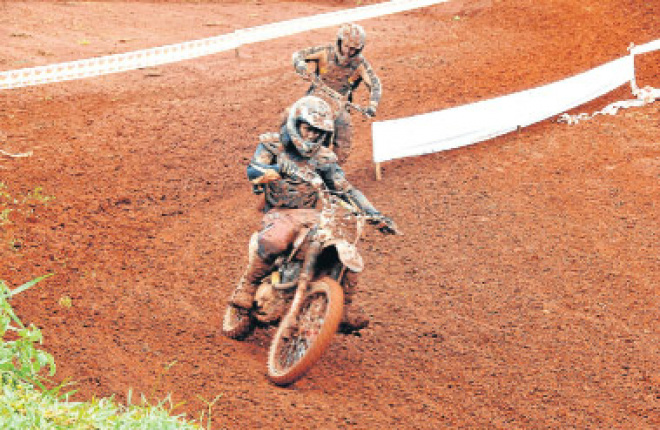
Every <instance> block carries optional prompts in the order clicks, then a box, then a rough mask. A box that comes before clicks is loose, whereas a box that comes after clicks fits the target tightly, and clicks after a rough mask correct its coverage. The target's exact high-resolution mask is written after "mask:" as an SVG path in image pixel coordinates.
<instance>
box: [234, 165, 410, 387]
mask: <svg viewBox="0 0 660 430" xmlns="http://www.w3.org/2000/svg"><path fill="white" fill-rule="evenodd" d="M299 176H300V178H301V179H302V180H305V181H307V182H309V183H310V184H312V185H313V186H314V187H315V188H316V189H317V190H318V192H319V195H320V200H321V203H322V209H321V211H320V214H319V217H318V222H317V223H315V224H314V225H312V226H310V227H308V228H303V229H302V230H301V232H300V233H299V234H298V236H297V238H296V239H295V241H294V242H293V245H292V249H291V251H290V252H288V253H286V254H284V255H282V256H280V257H279V258H278V259H277V260H276V262H275V264H274V268H273V272H272V273H271V274H270V275H269V276H266V278H265V279H264V281H262V283H261V285H260V286H259V287H258V289H257V293H256V295H255V303H256V305H255V306H253V308H252V309H250V310H245V309H240V308H236V307H234V306H232V305H231V304H229V305H228V306H227V309H226V311H225V314H224V318H223V324H222V332H223V334H224V335H225V336H227V337H230V338H232V339H244V338H245V337H247V336H248V335H249V334H251V333H252V331H253V330H254V329H255V327H256V326H257V325H262V326H266V327H267V326H270V325H275V324H278V323H279V326H278V328H277V331H276V333H275V335H274V336H273V339H272V341H271V344H270V349H269V353H268V378H269V379H270V380H271V381H272V382H273V383H275V384H276V385H279V386H286V385H290V384H292V383H294V382H296V381H297V380H299V379H300V378H302V377H303V376H304V375H305V373H306V372H307V371H309V369H310V368H311V367H312V366H313V365H314V364H315V363H316V362H317V361H318V360H319V359H320V358H321V356H322V355H323V353H324V352H325V351H326V350H327V349H328V347H329V346H330V343H331V340H332V338H333V336H334V334H335V333H337V331H338V329H339V326H340V323H341V320H342V316H343V307H344V293H343V289H342V279H343V277H344V275H345V273H346V270H351V271H354V272H360V271H362V269H363V260H362V257H361V256H360V254H359V252H358V249H357V244H358V242H359V240H360V239H361V237H362V235H363V231H364V227H365V225H366V224H367V223H370V224H373V225H375V227H376V228H378V229H380V230H382V231H385V232H388V233H391V234H401V233H400V231H399V230H398V229H397V227H396V226H395V225H394V224H393V223H392V222H391V221H389V222H388V221H386V220H384V219H382V218H381V217H379V216H375V215H367V214H364V213H362V212H361V211H360V210H359V209H358V208H357V207H356V206H354V205H352V204H351V203H349V202H347V201H346V200H344V199H342V198H341V195H340V194H338V193H334V192H332V191H330V190H329V189H328V188H327V187H326V186H325V184H324V182H323V180H322V179H321V178H320V177H319V176H318V175H317V174H316V173H315V172H312V171H311V170H306V171H302V172H300V174H299Z"/></svg>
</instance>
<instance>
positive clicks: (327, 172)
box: [230, 96, 396, 332]
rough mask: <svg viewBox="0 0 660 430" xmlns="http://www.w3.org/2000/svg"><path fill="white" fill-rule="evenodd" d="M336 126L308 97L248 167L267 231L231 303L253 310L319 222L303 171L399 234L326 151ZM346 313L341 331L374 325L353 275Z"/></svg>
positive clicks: (323, 106)
mask: <svg viewBox="0 0 660 430" xmlns="http://www.w3.org/2000/svg"><path fill="white" fill-rule="evenodd" d="M333 131H334V124H333V120H332V112H331V110H330V107H329V106H328V104H327V103H326V102H325V101H323V100H322V99H320V98H318V97H314V96H305V97H303V98H301V99H300V100H298V101H297V102H295V103H294V104H293V105H292V106H291V107H290V109H289V117H288V118H287V121H286V123H285V124H284V125H283V126H282V129H281V130H280V133H266V134H263V135H261V136H260V142H259V144H258V145H257V149H256V151H255V153H254V156H253V157H252V160H251V161H250V163H249V165H248V167H247V176H248V179H249V180H250V181H251V182H252V183H253V184H258V185H259V186H261V187H262V190H263V191H262V192H263V194H264V199H265V206H264V212H266V215H265V216H264V218H263V220H262V228H261V230H260V231H259V232H256V233H254V234H253V236H252V239H251V244H252V246H250V255H249V257H248V266H247V268H246V270H245V273H244V274H243V276H242V277H241V279H240V281H239V283H238V286H237V287H236V290H235V291H234V293H233V295H232V297H231V300H230V301H231V304H232V305H233V306H235V307H238V308H243V309H250V308H252V306H253V305H254V296H255V293H256V291H257V288H258V286H259V284H260V283H261V281H262V280H263V279H264V278H265V277H266V276H267V275H268V274H270V272H271V271H272V270H273V264H274V262H275V260H276V258H277V257H278V256H279V255H281V254H283V253H284V252H286V251H287V250H288V249H289V247H290V245H291V244H292V243H293V241H294V240H295V238H296V236H297V234H298V232H299V231H300V229H301V228H303V227H304V226H311V225H313V224H314V223H316V222H317V220H318V216H319V210H318V209H316V204H317V202H318V200H319V196H318V191H317V190H316V189H315V188H314V187H313V186H312V185H311V184H310V183H308V182H306V181H304V180H302V179H300V176H299V175H298V173H299V172H300V171H301V169H310V170H312V171H314V172H316V173H317V174H318V175H319V176H320V177H321V179H322V180H323V181H324V182H325V184H326V186H327V187H328V188H329V189H331V190H334V191H337V192H341V193H343V194H342V195H343V196H344V197H343V198H345V199H346V200H348V201H350V202H351V203H353V204H355V205H356V206H357V207H358V208H360V209H361V210H362V211H363V212H365V213H366V214H369V215H372V217H374V218H375V219H377V220H379V221H380V224H381V225H382V226H383V228H381V231H382V232H384V233H394V232H395V231H396V227H395V226H394V223H393V221H392V220H391V219H390V218H388V217H386V216H384V215H382V214H380V212H378V211H377V210H376V208H374V206H373V205H372V204H371V203H370V202H369V200H367V198H366V197H365V196H364V195H363V194H362V192H360V191H359V190H358V189H356V188H355V187H353V186H352V185H351V184H350V183H349V182H348V181H347V180H346V177H345V176H344V172H343V171H342V169H341V167H340V166H339V164H337V157H336V155H335V154H334V153H333V152H332V150H330V149H328V148H327V147H325V146H324V142H326V141H327V140H328V139H332V133H333ZM342 285H343V287H344V292H345V295H344V302H345V313H344V318H343V321H342V327H341V328H342V330H343V331H345V332H350V331H355V330H359V329H361V328H364V327H366V326H367V325H368V324H369V319H368V317H367V315H366V313H365V312H364V311H363V310H362V309H361V308H360V307H358V306H357V305H356V304H355V303H354V302H353V296H354V295H355V290H356V286H357V273H354V272H352V271H350V270H347V271H346V275H345V276H344V278H343V279H342Z"/></svg>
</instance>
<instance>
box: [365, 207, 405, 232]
mask: <svg viewBox="0 0 660 430" xmlns="http://www.w3.org/2000/svg"><path fill="white" fill-rule="evenodd" d="M368 215H369V218H370V219H369V222H370V223H371V224H373V225H374V226H375V227H376V228H377V229H378V230H379V231H380V232H381V233H383V234H400V232H399V229H398V228H397V226H396V224H395V223H394V221H393V220H392V219H391V218H390V217H388V216H386V215H383V214H381V213H380V212H372V213H369V214H368Z"/></svg>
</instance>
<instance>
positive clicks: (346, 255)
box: [323, 239, 364, 273]
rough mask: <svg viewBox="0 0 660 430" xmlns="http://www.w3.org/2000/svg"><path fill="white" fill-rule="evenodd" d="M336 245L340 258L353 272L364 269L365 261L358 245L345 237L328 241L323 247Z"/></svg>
mask: <svg viewBox="0 0 660 430" xmlns="http://www.w3.org/2000/svg"><path fill="white" fill-rule="evenodd" d="M329 247H334V248H335V249H336V250H337V255H338V256H339V260H340V261H341V262H342V264H343V265H344V266H346V267H347V268H348V269H349V270H351V271H352V272H356V273H359V272H361V271H362V270H363V269H364V261H363V260H362V256H361V255H360V253H359V252H358V250H357V247H356V246H355V245H353V244H352V243H350V242H348V241H346V240H344V239H335V240H331V241H329V242H326V244H325V246H324V247H323V248H329Z"/></svg>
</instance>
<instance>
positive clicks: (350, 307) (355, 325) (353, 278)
mask: <svg viewBox="0 0 660 430" xmlns="http://www.w3.org/2000/svg"><path fill="white" fill-rule="evenodd" d="M357 277H358V274H357V273H355V272H351V271H350V270H349V271H347V272H346V275H344V282H343V284H344V315H343V317H342V320H341V323H340V324H339V331H340V332H341V333H344V334H350V333H356V332H359V331H360V330H362V329H363V328H365V327H367V326H368V325H369V315H367V313H366V312H365V311H364V309H362V307H361V306H360V305H358V304H357V303H355V302H354V301H353V299H354V296H355V293H356V290H357Z"/></svg>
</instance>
